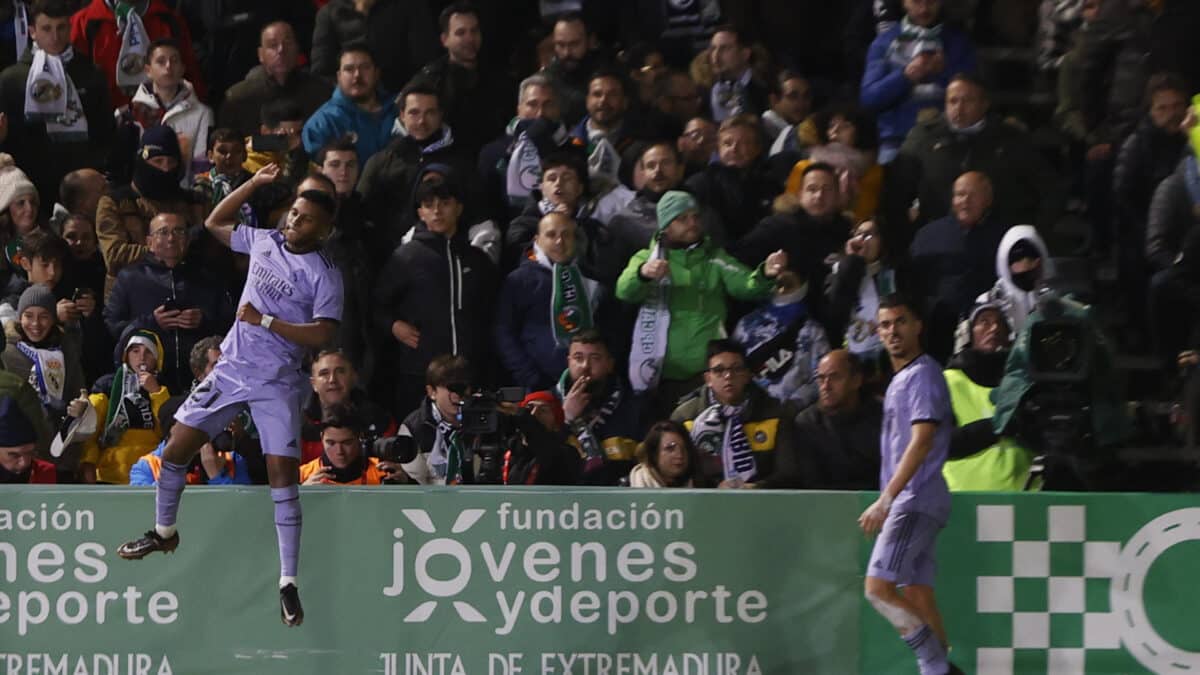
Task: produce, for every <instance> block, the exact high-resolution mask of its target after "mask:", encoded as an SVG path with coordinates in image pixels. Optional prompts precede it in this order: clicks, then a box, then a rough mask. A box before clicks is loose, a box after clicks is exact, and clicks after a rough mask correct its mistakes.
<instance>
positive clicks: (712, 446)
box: [692, 387, 758, 483]
mask: <svg viewBox="0 0 1200 675" xmlns="http://www.w3.org/2000/svg"><path fill="white" fill-rule="evenodd" d="M704 395H705V402H709V401H712V405H710V406H709V407H708V408H706V409H705V410H704V412H702V413H700V414H699V415H698V416H697V417H696V421H695V422H693V424H692V440H693V441H695V442H696V447H697V448H699V450H700V452H701V453H703V454H707V455H710V456H711V455H717V456H719V457H720V458H721V468H722V474H723V476H724V478H725V479H726V480H730V479H740V480H742V481H743V482H747V483H749V482H752V481H754V479H755V478H757V477H758V464H757V462H756V461H755V460H754V451H753V450H751V448H750V439H749V438H748V437H747V436H746V423H745V419H744V415H745V414H746V410H747V409H748V408H749V407H750V400H749V399H748V398H747V400H746V401H744V402H742V404H741V405H722V404H721V403H719V402H716V401H715V400H714V399H713V397H712V392H711V391H710V390H709V389H708V388H707V387H706V388H705V389H704Z"/></svg>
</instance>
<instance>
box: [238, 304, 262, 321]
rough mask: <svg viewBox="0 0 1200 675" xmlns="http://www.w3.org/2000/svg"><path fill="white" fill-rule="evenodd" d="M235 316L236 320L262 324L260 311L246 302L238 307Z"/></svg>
mask: <svg viewBox="0 0 1200 675" xmlns="http://www.w3.org/2000/svg"><path fill="white" fill-rule="evenodd" d="M237 318H238V321H244V322H246V323H248V324H250V325H251V326H261V325H262V312H260V311H258V309H257V308H256V307H255V306H254V305H252V304H250V303H248V302H247V303H245V304H243V305H242V306H241V307H238V312H237Z"/></svg>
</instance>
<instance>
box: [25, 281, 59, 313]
mask: <svg viewBox="0 0 1200 675" xmlns="http://www.w3.org/2000/svg"><path fill="white" fill-rule="evenodd" d="M57 306H58V305H57V303H56V301H55V299H54V293H53V292H52V291H51V290H50V289H49V288H47V287H46V286H44V285H42V284H34V285H32V286H30V287H29V288H26V289H25V292H24V293H22V294H21V299H20V301H18V302H17V316H18V317H19V316H21V315H22V314H24V313H25V310H27V309H29V308H30V307H41V308H43V309H45V310H46V311H47V312H50V316H52V317H55V320H57V313H56V309H57Z"/></svg>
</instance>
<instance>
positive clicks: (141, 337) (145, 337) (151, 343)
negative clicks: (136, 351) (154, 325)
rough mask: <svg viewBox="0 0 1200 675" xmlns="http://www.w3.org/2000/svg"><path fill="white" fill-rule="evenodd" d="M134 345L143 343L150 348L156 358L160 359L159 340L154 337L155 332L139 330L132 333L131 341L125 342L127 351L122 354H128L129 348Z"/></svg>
mask: <svg viewBox="0 0 1200 675" xmlns="http://www.w3.org/2000/svg"><path fill="white" fill-rule="evenodd" d="M134 345H142V346H143V347H145V348H146V349H149V350H150V353H151V354H154V359H155V360H156V361H157V360H158V340H155V339H154V334H153V333H151V332H150V331H144V330H139V331H137V332H136V333H134V334H133V335H130V336H129V342H126V343H125V351H124V352H122V354H128V353H129V348H130V347H132V346H134Z"/></svg>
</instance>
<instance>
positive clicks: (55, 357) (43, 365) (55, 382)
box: [17, 340, 67, 411]
mask: <svg viewBox="0 0 1200 675" xmlns="http://www.w3.org/2000/svg"><path fill="white" fill-rule="evenodd" d="M17 351H19V352H21V353H22V354H24V355H25V358H27V359H29V360H30V361H32V362H33V368H32V369H30V371H29V384H30V385H31V386H32V387H33V389H34V391H36V392H37V393H38V398H39V399H40V400H41V401H42V407H44V408H46V409H47V410H55V411H58V410H63V409H65V408H66V401H64V400H63V386H64V385H65V384H66V381H67V362H66V359H65V358H63V351H62V348H60V347H37V346H35V345H33V344H30V343H28V342H26V341H25V340H20V341H18V342H17Z"/></svg>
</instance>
